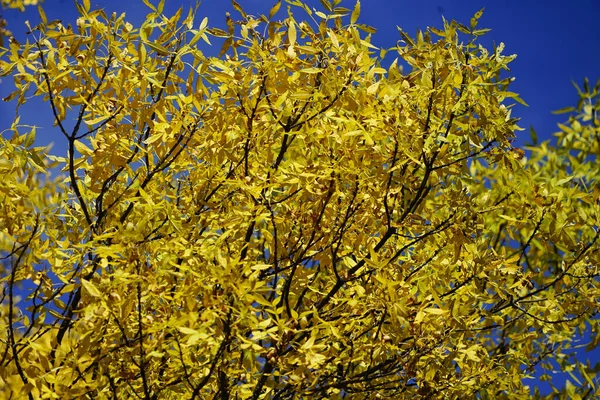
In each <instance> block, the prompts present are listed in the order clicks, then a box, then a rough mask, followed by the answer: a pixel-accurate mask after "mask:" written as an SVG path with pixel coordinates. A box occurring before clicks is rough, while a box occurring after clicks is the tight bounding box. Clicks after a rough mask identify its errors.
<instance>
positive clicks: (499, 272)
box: [0, 0, 600, 399]
mask: <svg viewBox="0 0 600 400" xmlns="http://www.w3.org/2000/svg"><path fill="white" fill-rule="evenodd" d="M287 3H288V10H287V16H285V17H284V18H283V19H280V20H277V19H276V18H275V16H276V15H281V14H282V13H284V11H285V10H283V9H282V10H279V8H280V6H281V5H282V4H281V2H279V3H277V4H276V5H275V6H274V7H273V9H272V10H271V13H270V15H269V16H258V17H256V16H252V15H249V14H246V13H245V12H244V10H242V9H241V7H239V5H237V3H235V2H234V7H235V8H236V9H237V10H238V12H239V14H240V16H239V19H237V20H234V19H233V18H231V17H230V16H228V18H227V30H226V31H225V30H221V29H217V28H210V27H209V26H208V24H207V20H206V19H203V20H201V22H200V23H199V25H198V23H197V22H194V18H195V10H191V11H190V12H189V13H188V14H187V16H185V15H186V14H185V13H184V12H183V10H179V11H178V12H177V14H176V15H174V16H171V17H168V16H165V15H163V5H164V1H161V3H160V4H159V5H158V6H153V5H151V4H150V3H147V4H148V5H149V6H150V7H151V9H152V11H151V12H150V13H149V14H148V16H147V17H146V19H145V21H144V23H143V24H142V26H141V27H139V28H135V27H133V26H132V25H131V24H130V23H128V22H127V21H126V19H125V15H120V16H117V15H116V14H112V15H110V16H109V15H106V14H105V12H104V11H102V10H91V9H90V6H89V1H84V2H83V4H82V5H79V6H78V7H79V12H80V14H81V17H80V18H79V19H78V20H77V22H76V24H73V26H72V27H71V26H70V25H68V26H66V25H63V24H62V23H60V22H57V21H55V22H50V21H47V20H46V17H45V15H44V14H43V10H42V9H41V8H40V13H41V15H40V17H41V21H42V22H41V24H40V25H38V26H37V27H33V28H32V29H31V30H32V32H33V37H34V40H32V41H28V42H27V43H25V44H19V43H17V42H16V41H12V42H11V43H10V45H9V48H8V49H6V50H5V51H4V52H3V54H2V56H1V58H0V63H1V64H0V71H1V75H2V76H10V77H12V78H13V80H14V84H15V87H16V90H15V92H14V93H13V94H12V95H10V96H9V99H8V100H13V101H15V102H16V107H17V112H18V110H19V106H20V105H22V104H24V103H25V102H27V101H30V99H31V98H32V96H39V97H41V98H42V99H43V100H44V101H45V102H46V103H48V105H49V108H50V109H51V111H52V113H53V115H54V118H55V128H54V129H55V131H56V132H57V134H58V135H62V136H63V137H64V139H65V146H66V149H65V150H64V154H60V155H59V156H56V155H50V153H49V151H48V149H44V148H38V147H34V138H35V128H30V127H27V126H24V125H20V121H19V119H18V118H17V119H16V120H15V122H14V124H13V125H12V127H11V128H10V129H8V130H7V131H5V132H4V134H3V136H2V139H1V140H2V142H1V145H0V169H1V170H2V175H3V179H2V180H1V181H0V193H1V197H0V198H1V199H2V208H3V212H2V213H0V252H1V256H2V260H3V267H2V268H3V270H2V271H1V272H2V275H1V279H2V284H3V290H4V291H3V297H2V303H1V304H2V305H1V310H0V312H1V319H0V321H1V322H0V324H1V327H0V332H1V333H0V335H1V336H0V338H1V341H0V365H1V368H0V388H1V390H2V391H4V392H5V393H7V397H9V396H12V398H27V397H28V398H30V399H32V398H40V397H44V398H60V399H70V398H79V397H83V398H99V399H102V398H129V397H133V396H134V395H136V396H138V397H140V398H145V399H158V398H161V399H162V398H165V399H170V398H172V399H179V398H222V399H227V398H242V399H247V398H252V399H259V398H277V399H283V398H331V399H335V398H344V397H350V398H377V397H385V396H391V397H392V398H411V399H412V398H423V399H431V398H459V397H461V398H474V397H477V398H482V399H486V398H490V399H491V398H515V399H522V398H524V397H527V396H534V395H535V394H534V390H533V389H532V388H530V387H528V386H527V381H525V378H526V377H528V376H531V374H532V373H533V371H534V370H535V368H539V367H542V368H545V369H548V370H552V369H555V370H561V371H568V372H570V373H571V374H572V375H573V378H572V379H571V380H569V381H568V382H567V384H566V386H565V387H562V388H557V389H556V392H557V393H559V392H560V393H562V394H561V396H568V397H570V398H583V397H584V396H588V397H589V396H593V395H594V393H596V394H597V390H598V389H597V388H598V379H597V377H596V376H597V371H598V369H599V368H598V366H593V365H590V364H586V363H585V362H584V361H583V359H582V353H581V350H579V349H580V348H581V347H582V346H584V347H585V346H586V345H587V346H588V349H593V348H595V347H596V346H597V345H598V341H599V340H598V323H597V319H596V315H597V313H598V300H597V299H598V298H600V292H599V289H600V281H599V279H598V277H599V271H598V268H599V253H600V251H599V247H598V236H599V228H598V226H599V221H600V210H599V198H600V192H599V189H598V178H599V177H600V170H599V167H598V163H597V159H598V155H599V154H600V129H599V128H598V110H599V108H600V105H599V101H598V99H599V95H598V89H599V85H596V86H595V87H594V88H590V87H589V85H588V84H587V82H586V85H585V87H584V89H583V90H580V97H581V102H580V104H579V105H578V107H577V108H576V109H573V110H572V114H571V117H570V118H569V122H568V123H567V124H566V125H564V126H561V132H560V133H559V134H558V146H556V147H554V146H553V145H552V144H551V143H550V142H544V143H541V144H538V145H535V146H532V147H530V148H529V149H528V150H529V154H530V156H528V157H527V158H526V157H524V152H523V150H521V149H518V148H514V147H513V146H512V145H511V143H512V141H513V139H514V137H515V131H516V130H518V129H519V128H518V127H517V125H516V123H517V121H516V120H515V119H514V118H512V117H511V108H512V102H514V101H517V102H522V100H521V99H519V98H518V96H517V95H516V94H515V93H513V92H511V91H509V85H510V82H511V78H510V77H509V76H508V75H507V72H506V71H507V70H508V67H507V66H508V64H509V62H510V61H511V60H512V59H513V58H514V56H505V55H503V54H502V50H503V45H502V44H501V45H499V46H498V47H497V48H494V49H493V50H492V51H489V50H487V49H485V48H483V47H482V46H480V45H478V42H477V40H478V37H479V36H481V35H482V34H484V33H485V31H486V30H485V29H478V28H477V20H478V18H479V17H480V16H481V13H478V14H476V15H475V16H474V17H473V19H472V20H471V24H470V26H468V27H467V26H464V25H462V24H460V23H458V22H455V21H451V22H448V21H444V23H443V28H442V29H440V30H437V29H434V28H429V29H428V30H427V31H424V32H418V33H417V35H416V37H411V36H409V35H408V34H406V33H405V32H402V31H399V35H400V36H401V40H400V41H399V42H398V46H397V47H395V48H393V49H389V50H388V51H384V50H381V51H380V50H379V49H378V48H377V47H375V45H374V44H373V42H372V40H371V34H372V33H374V29H373V28H371V27H368V26H364V25H361V24H358V23H357V19H358V16H359V13H360V3H357V4H356V5H355V6H354V7H353V9H345V8H342V7H340V6H339V5H338V3H339V1H333V3H335V4H332V2H330V1H327V0H323V1H322V2H321V3H322V5H323V7H324V9H323V11H316V10H313V9H310V8H309V7H308V6H307V5H305V4H304V3H301V2H300V1H298V0H290V1H288V2H287ZM299 16H302V17H299ZM300 18H304V20H302V19H300ZM211 40H213V41H219V40H221V41H223V48H222V50H221V54H220V55H219V56H218V57H209V56H207V55H205V54H204V53H203V51H202V48H203V46H204V45H205V44H208V43H210V41H211ZM386 53H387V57H389V55H390V54H391V55H392V57H397V58H396V59H395V60H394V61H393V62H391V63H390V62H389V61H385V62H384V61H383V57H384V56H385V55H386ZM387 59H388V58H386V60H387ZM404 70H407V71H408V72H404ZM24 131H27V132H26V133H24ZM11 135H12V136H11ZM58 169H60V170H61V171H62V172H63V173H64V175H61V176H59V177H57V178H52V177H51V176H50V175H49V172H48V171H51V170H53V171H58ZM585 338H588V339H589V338H591V339H590V340H591V342H590V343H589V344H588V343H585V342H584V339H585ZM578 355H579V357H578ZM583 358H584V357H583Z"/></svg>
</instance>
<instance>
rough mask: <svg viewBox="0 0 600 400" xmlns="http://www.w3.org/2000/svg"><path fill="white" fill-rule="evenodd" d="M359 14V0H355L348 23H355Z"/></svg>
mask: <svg viewBox="0 0 600 400" xmlns="http://www.w3.org/2000/svg"><path fill="white" fill-rule="evenodd" d="M359 15H360V0H356V5H355V6H354V9H353V10H352V15H351V16H350V23H351V24H355V23H356V21H358V16H359Z"/></svg>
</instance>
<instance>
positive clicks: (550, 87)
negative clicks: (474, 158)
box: [0, 0, 600, 390]
mask: <svg viewBox="0 0 600 400" xmlns="http://www.w3.org/2000/svg"><path fill="white" fill-rule="evenodd" d="M154 2H157V0H156V1H154ZM238 2H239V3H240V4H241V5H242V6H243V8H244V9H245V10H246V11H247V12H248V13H249V14H261V13H264V14H266V13H268V10H269V8H270V7H271V6H272V5H273V4H274V3H275V0H272V1H271V0H238ZM307 2H308V4H310V5H311V6H315V7H318V8H319V7H320V5H319V1H318V0H308V1H307ZM91 3H92V5H93V6H98V7H103V8H106V10H107V11H110V12H112V11H116V12H117V13H121V12H126V13H127V15H128V20H130V21H131V22H132V23H139V22H140V21H141V20H142V19H143V18H144V15H145V14H146V13H147V8H146V7H145V6H144V4H143V3H142V1H141V0H91ZM189 4H192V1H189V0H188V1H176V0H166V8H165V13H167V14H169V13H172V12H174V11H175V10H176V9H177V8H179V7H180V6H181V5H184V6H187V5H189ZM341 5H342V6H346V7H348V8H352V7H353V5H354V0H344V1H342V3H341ZM482 7H485V12H484V14H483V17H482V18H481V19H480V26H481V27H484V28H491V29H492V31H491V32H490V33H488V34H487V35H486V36H484V37H483V39H482V43H483V44H484V45H485V46H486V47H491V46H492V44H493V43H500V42H504V43H505V45H506V48H505V53H506V54H514V53H516V54H517V55H518V57H517V59H516V60H515V61H514V62H513V63H512V64H511V70H512V75H513V76H515V77H516V81H515V82H514V84H513V87H512V90H513V91H515V92H517V93H519V94H520V95H521V98H523V100H525V102H527V103H528V104H529V107H524V106H517V107H516V108H515V110H514V111H513V116H516V117H520V118H521V123H520V125H521V126H522V127H524V128H529V127H530V126H533V127H535V129H536V131H537V134H538V137H539V138H540V140H544V139H547V138H549V137H550V136H551V134H552V133H554V132H556V131H557V127H556V124H557V122H562V121H563V120H564V119H565V116H564V115H558V116H557V115H553V114H551V111H552V110H556V109H559V108H563V107H565V106H571V105H575V103H576V101H577V93H576V91H575V89H574V88H573V86H572V83H571V81H575V82H576V83H581V82H582V81H583V78H584V77H588V78H589V79H590V81H591V82H592V83H593V82H595V81H596V80H597V79H598V78H600V73H599V71H600V51H598V50H599V49H600V45H599V44H600V29H599V28H598V27H597V24H598V22H599V21H600V0H573V1H571V2H566V1H558V0H549V1H542V0H495V1H475V0H419V1H415V0H412V1H409V0H363V1H362V13H361V18H360V20H359V22H362V23H365V24H368V25H371V26H373V27H375V28H377V30H378V32H377V33H376V34H375V35H374V38H373V40H372V41H373V43H374V44H375V45H377V46H379V47H384V48H385V47H392V46H394V45H395V43H396V41H397V40H398V39H399V37H398V33H397V30H396V26H400V27H401V28H402V29H403V30H404V31H406V32H408V33H410V34H414V32H415V31H416V30H417V29H418V28H421V29H425V28H426V27H427V26H436V27H440V26H441V21H442V15H443V16H444V17H446V19H456V20H458V21H460V22H463V23H468V22H469V19H470V17H471V16H472V15H473V14H474V13H475V12H476V11H478V10H479V9H481V8H482ZM44 9H45V10H46V14H47V16H48V19H60V20H62V21H63V22H64V23H72V24H73V23H74V22H75V19H76V18H77V14H76V11H75V7H74V5H73V1H72V0H46V1H45V4H44ZM226 11H229V12H232V13H233V9H232V7H231V5H230V2H229V1H228V0H204V1H203V3H202V5H201V6H200V9H199V17H200V18H199V19H198V22H199V21H200V20H201V18H202V17H204V16H208V18H209V25H211V26H219V27H223V26H224V20H225V18H224V13H225V12H226ZM280 13H281V14H282V15H283V13H284V9H283V7H282V10H281V11H280ZM3 14H4V17H5V18H6V19H7V20H8V22H9V27H8V28H9V29H10V30H12V31H13V32H14V34H15V36H16V37H17V38H18V39H19V40H20V41H24V40H25V34H24V32H25V30H26V28H25V26H24V22H25V20H30V21H31V22H32V24H35V23H36V22H37V20H38V16H37V10H36V8H35V7H31V8H28V10H27V11H26V12H25V13H20V12H18V11H12V10H6V11H4V12H3ZM218 50H219V49H218V48H217V47H215V49H214V50H213V52H214V53H216V52H218ZM205 51H206V53H209V54H210V53H211V51H209V50H208V49H207V50H205ZM12 90H14V89H13V86H12V84H11V80H10V78H4V79H3V81H2V83H1V84H0V98H2V97H5V96H6V95H8V94H9V93H10V92H11V91H12ZM13 116H14V104H13V103H10V104H6V103H3V102H0V131H2V130H4V129H6V128H8V127H9V126H10V124H11V122H12V118H13ZM21 123H23V124H30V125H34V124H35V125H38V126H40V129H38V143H39V144H40V145H45V144H48V143H50V142H54V143H55V148H54V150H53V153H64V151H63V150H62V149H63V146H62V144H64V142H63V138H62V135H61V134H60V133H59V132H58V131H57V130H56V129H53V128H52V114H51V111H50V108H49V107H48V106H47V105H45V104H41V103H40V102H39V101H34V102H31V104H29V105H28V106H26V107H23V108H22V118H21ZM518 135H519V136H518V138H517V141H516V144H517V145H519V146H522V145H524V144H525V143H527V142H528V139H529V133H528V129H527V130H525V131H523V132H520V133H519V134H518ZM597 353H598V352H597ZM599 358H600V357H599ZM557 380H559V381H564V378H560V379H557ZM556 383H557V384H558V385H560V383H559V382H556ZM542 387H545V388H546V390H547V386H545V385H542Z"/></svg>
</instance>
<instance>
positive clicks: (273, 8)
mask: <svg viewBox="0 0 600 400" xmlns="http://www.w3.org/2000/svg"><path fill="white" fill-rule="evenodd" d="M280 7H281V0H279V1H278V2H277V3H275V5H274V6H273V7H271V10H270V11H269V19H273V17H274V16H275V14H277V11H279V8H280Z"/></svg>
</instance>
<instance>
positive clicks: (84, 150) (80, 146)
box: [74, 140, 94, 156]
mask: <svg viewBox="0 0 600 400" xmlns="http://www.w3.org/2000/svg"><path fill="white" fill-rule="evenodd" d="M74 145H75V149H76V150H77V151H78V152H79V153H81V154H83V155H84V156H91V155H92V154H94V150H92V149H90V148H89V147H87V146H86V145H85V144H83V143H81V141H79V140H76V141H75V142H74Z"/></svg>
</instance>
